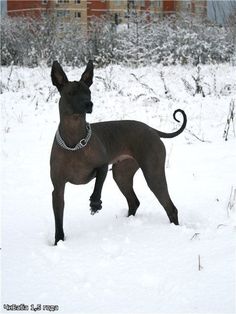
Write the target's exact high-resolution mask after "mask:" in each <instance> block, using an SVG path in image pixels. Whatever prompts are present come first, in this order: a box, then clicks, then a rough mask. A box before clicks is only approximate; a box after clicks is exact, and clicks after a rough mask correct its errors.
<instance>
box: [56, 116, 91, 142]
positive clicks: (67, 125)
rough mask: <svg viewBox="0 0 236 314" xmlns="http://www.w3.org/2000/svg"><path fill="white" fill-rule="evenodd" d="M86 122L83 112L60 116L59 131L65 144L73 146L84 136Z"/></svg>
mask: <svg viewBox="0 0 236 314" xmlns="http://www.w3.org/2000/svg"><path fill="white" fill-rule="evenodd" d="M86 124H87V122H86V116H85V114H84V115H81V114H77V115H63V116H61V118H60V124H59V132H60V135H61V137H62V138H63V140H64V142H65V143H66V145H67V146H69V147H74V146H75V145H76V144H77V143H78V142H79V141H80V140H81V139H83V138H85V137H86V134H87V128H86Z"/></svg>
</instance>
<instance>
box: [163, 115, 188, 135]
mask: <svg viewBox="0 0 236 314" xmlns="http://www.w3.org/2000/svg"><path fill="white" fill-rule="evenodd" d="M178 112H181V114H182V116H183V124H182V125H181V127H180V129H179V130H178V131H176V132H173V133H164V132H161V131H157V132H158V134H159V136H160V137H162V138H172V137H175V136H177V135H179V134H180V133H182V132H183V130H184V129H185V127H186V124H187V116H186V113H185V112H184V111H183V110H181V109H177V110H175V112H174V113H173V117H174V119H175V121H177V122H180V121H179V120H178V119H177V118H176V114H177V113H178Z"/></svg>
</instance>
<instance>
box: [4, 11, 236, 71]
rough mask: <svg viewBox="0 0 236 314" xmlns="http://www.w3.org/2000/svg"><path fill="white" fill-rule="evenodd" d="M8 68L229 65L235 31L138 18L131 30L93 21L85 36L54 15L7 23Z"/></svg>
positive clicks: (189, 21)
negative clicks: (53, 64)
mask: <svg viewBox="0 0 236 314" xmlns="http://www.w3.org/2000/svg"><path fill="white" fill-rule="evenodd" d="M1 30H2V38H1V40H2V42H1V49H2V52H1V54H2V60H1V63H2V64H3V65H9V64H11V62H12V61H14V64H20V65H27V66H35V65H37V64H39V63H41V62H45V63H49V64H50V63H51V62H52V60H53V59H55V58H56V59H59V60H60V61H61V62H63V63H66V64H68V65H72V66H74V65H82V64H83V63H84V62H85V60H87V59H88V58H93V59H95V60H96V62H97V64H98V65H99V66H105V65H107V64H110V63H118V64H125V65H129V66H134V67H137V66H140V65H147V64H159V63H162V64H164V65H170V64H177V63H180V64H193V65H197V64H208V63H223V62H228V61H230V60H234V58H235V31H236V29H235V28H231V29H230V31H228V29H227V27H220V26H216V25H213V24H210V23H209V22H208V21H204V20H203V19H202V18H197V17H193V16H188V15H179V16H169V17H165V18H155V19H153V18H152V19H151V18H150V17H149V16H147V15H141V16H139V15H134V16H132V17H130V18H129V21H128V23H127V25H126V26H124V27H120V26H117V25H115V21H114V19H113V18H112V17H111V16H106V17H103V18H99V19H98V18H96V19H93V20H92V21H91V22H90V24H89V26H88V30H87V31H85V30H84V29H83V28H82V26H80V25H79V24H78V23H77V22H76V20H75V19H74V20H71V21H69V22H67V23H64V24H60V23H59V21H58V18H57V17H56V16H54V15H52V14H51V15H48V16H42V18H41V19H40V20H37V21H36V20H31V19H29V18H27V19H26V18H4V19H2V20H1Z"/></svg>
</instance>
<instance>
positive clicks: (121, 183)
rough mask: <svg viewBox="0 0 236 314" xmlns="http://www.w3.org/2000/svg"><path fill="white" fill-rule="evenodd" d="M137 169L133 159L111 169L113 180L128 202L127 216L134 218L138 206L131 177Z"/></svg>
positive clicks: (137, 166) (121, 162)
mask: <svg viewBox="0 0 236 314" xmlns="http://www.w3.org/2000/svg"><path fill="white" fill-rule="evenodd" d="M138 168H139V165H138V163H137V162H136V161H135V160H134V159H125V160H123V161H120V162H117V163H116V164H114V165H113V167H112V173H113V178H114V180H115V182H116V184H117V185H118V187H119V189H120V191H121V192H122V193H123V195H124V196H125V197H126V200H127V202H128V206H129V212H128V216H131V215H133V216H134V215H135V214H136V211H137V209H138V207H139V204H140V202H139V200H138V198H137V196H136V194H135V193H134V190H133V177H134V175H135V173H136V171H137V170H138Z"/></svg>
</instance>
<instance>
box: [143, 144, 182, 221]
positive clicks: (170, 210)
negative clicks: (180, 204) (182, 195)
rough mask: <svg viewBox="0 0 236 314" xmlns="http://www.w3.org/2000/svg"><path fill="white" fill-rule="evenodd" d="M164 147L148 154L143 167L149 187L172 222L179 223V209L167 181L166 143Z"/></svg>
mask: <svg viewBox="0 0 236 314" xmlns="http://www.w3.org/2000/svg"><path fill="white" fill-rule="evenodd" d="M162 148H163V149H160V147H159V149H158V152H157V151H156V152H155V151H152V154H151V155H150V154H149V156H146V160H145V162H144V163H143V164H142V166H141V168H142V171H143V174H144V177H145V179H146V181H147V184H148V186H149V188H150V189H151V191H152V192H153V193H154V194H155V196H156V197H157V199H158V200H159V202H160V204H161V205H162V206H163V207H164V209H165V211H166V213H167V216H168V218H169V220H170V222H171V223H174V224H175V225H178V224H179V221H178V210H177V209H176V207H175V205H174V204H173V202H172V200H171V198H170V195H169V192H168V187H167V182H166V176H165V148H164V145H163V146H162Z"/></svg>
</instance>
